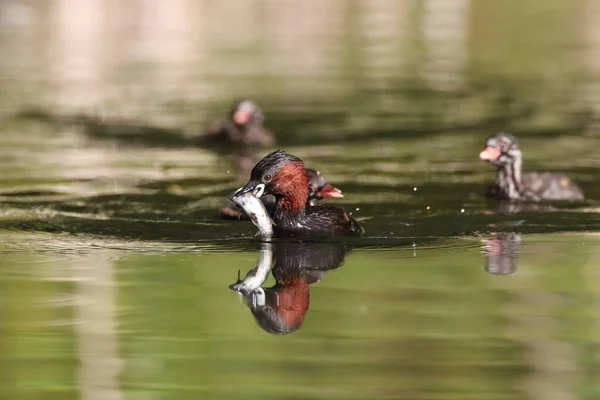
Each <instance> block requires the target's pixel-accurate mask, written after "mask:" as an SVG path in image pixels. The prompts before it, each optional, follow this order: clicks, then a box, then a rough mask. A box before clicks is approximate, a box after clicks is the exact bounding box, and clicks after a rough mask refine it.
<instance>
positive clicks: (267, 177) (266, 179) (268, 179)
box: [263, 174, 273, 182]
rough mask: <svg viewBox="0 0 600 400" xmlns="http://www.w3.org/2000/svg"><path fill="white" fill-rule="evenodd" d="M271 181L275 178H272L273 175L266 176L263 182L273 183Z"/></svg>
mask: <svg viewBox="0 0 600 400" xmlns="http://www.w3.org/2000/svg"><path fill="white" fill-rule="evenodd" d="M271 179H273V176H271V174H266V175H265V176H263V182H271Z"/></svg>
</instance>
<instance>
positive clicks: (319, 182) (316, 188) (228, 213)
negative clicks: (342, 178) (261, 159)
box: [221, 168, 344, 219]
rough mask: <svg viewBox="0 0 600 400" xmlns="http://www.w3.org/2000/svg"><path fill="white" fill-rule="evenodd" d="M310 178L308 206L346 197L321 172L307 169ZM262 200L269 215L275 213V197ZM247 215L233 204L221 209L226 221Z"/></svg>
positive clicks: (265, 196)
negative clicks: (324, 200) (321, 201)
mask: <svg viewBox="0 0 600 400" xmlns="http://www.w3.org/2000/svg"><path fill="white" fill-rule="evenodd" d="M306 175H307V176H308V202H307V206H308V205H310V206H315V205H317V202H318V201H320V200H323V199H330V198H331V199H339V198H342V197H344V194H343V193H342V191H341V190H340V189H338V188H336V187H334V186H332V185H331V184H330V183H329V182H327V180H326V179H325V177H324V176H323V175H322V174H321V173H320V172H319V171H315V170H314V169H311V168H306ZM260 200H261V201H262V202H263V204H264V205H265V207H266V209H267V211H268V213H269V215H273V213H274V212H275V196H273V195H269V194H267V195H264V196H262V197H261V198H260ZM244 217H245V214H244V213H240V210H239V209H238V208H237V207H236V206H235V205H234V204H232V203H229V204H228V205H227V206H225V207H223V208H222V209H221V218H225V219H241V218H244Z"/></svg>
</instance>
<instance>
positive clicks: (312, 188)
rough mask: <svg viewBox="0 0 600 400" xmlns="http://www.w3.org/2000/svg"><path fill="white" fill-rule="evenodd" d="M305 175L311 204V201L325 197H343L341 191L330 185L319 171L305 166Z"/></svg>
mask: <svg viewBox="0 0 600 400" xmlns="http://www.w3.org/2000/svg"><path fill="white" fill-rule="evenodd" d="M306 175H307V176H308V189H309V194H308V196H309V200H310V202H311V205H314V204H313V202H314V203H316V202H317V201H318V200H322V199H326V198H336V199H338V198H342V197H344V195H343V194H342V191H341V190H340V189H338V188H336V187H333V186H331V185H330V184H329V183H328V182H327V180H326V179H325V177H324V176H323V175H322V174H321V173H320V172H319V171H315V170H314V169H310V168H307V169H306Z"/></svg>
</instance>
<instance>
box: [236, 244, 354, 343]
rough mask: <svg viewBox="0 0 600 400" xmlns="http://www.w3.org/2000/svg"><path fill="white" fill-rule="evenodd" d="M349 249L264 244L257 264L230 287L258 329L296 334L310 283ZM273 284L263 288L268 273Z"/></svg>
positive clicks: (338, 245)
mask: <svg viewBox="0 0 600 400" xmlns="http://www.w3.org/2000/svg"><path fill="white" fill-rule="evenodd" d="M347 252H348V250H347V249H346V248H345V246H344V245H343V244H340V243H335V244H333V243H332V244H330V243H327V244H310V243H286V242H278V243H263V244H262V248H261V252H260V257H259V260H258V263H257V264H256V266H255V267H254V268H252V269H251V270H250V271H249V272H248V274H246V277H245V278H244V279H243V280H242V279H239V277H238V281H237V282H236V283H234V284H232V285H230V286H229V287H230V288H231V289H232V290H235V291H236V292H238V293H241V294H242V295H243V296H244V297H245V299H246V304H247V305H248V308H249V309H250V311H251V312H252V314H253V315H254V318H255V319H256V322H257V323H258V324H259V326H260V327H261V328H262V329H263V330H265V331H267V332H269V333H273V334H287V333H290V332H294V331H296V330H297V329H298V328H300V326H301V325H302V322H303V321H304V315H305V314H306V312H307V311H308V308H309V304H310V290H309V286H308V285H309V284H311V283H315V282H318V281H320V280H321V279H322V278H323V276H324V274H325V271H327V270H330V269H334V268H337V267H339V266H340V265H341V264H342V263H343V261H344V258H345V255H346V253H347ZM271 267H272V271H273V277H274V278H275V285H274V286H272V287H270V288H262V287H261V285H262V284H263V283H264V282H265V281H266V279H267V277H268V274H269V271H271Z"/></svg>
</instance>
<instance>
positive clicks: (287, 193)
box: [234, 150, 308, 209]
mask: <svg viewBox="0 0 600 400" xmlns="http://www.w3.org/2000/svg"><path fill="white" fill-rule="evenodd" d="M247 192H252V193H253V194H254V195H255V196H256V197H260V196H262V195H264V194H272V195H274V196H275V197H276V198H277V203H278V205H281V206H282V207H285V208H290V209H303V208H304V206H305V204H306V201H307V200H308V176H307V174H306V170H305V169H304V162H303V161H302V160H301V159H299V158H298V157H296V156H293V155H291V154H288V153H286V152H285V151H283V150H276V151H274V152H272V153H270V154H268V155H267V156H265V157H264V158H263V159H262V160H260V161H259V162H258V164H256V165H255V166H254V168H253V169H252V172H251V174H250V180H249V181H248V183H247V184H246V185H245V186H244V187H242V188H241V189H239V190H237V191H236V192H235V193H234V196H237V195H240V194H243V193H247Z"/></svg>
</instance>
